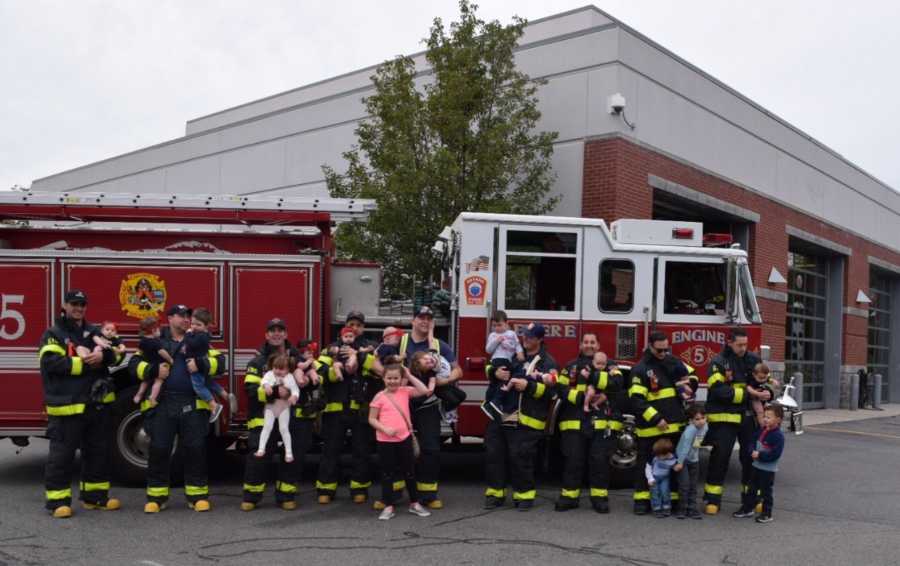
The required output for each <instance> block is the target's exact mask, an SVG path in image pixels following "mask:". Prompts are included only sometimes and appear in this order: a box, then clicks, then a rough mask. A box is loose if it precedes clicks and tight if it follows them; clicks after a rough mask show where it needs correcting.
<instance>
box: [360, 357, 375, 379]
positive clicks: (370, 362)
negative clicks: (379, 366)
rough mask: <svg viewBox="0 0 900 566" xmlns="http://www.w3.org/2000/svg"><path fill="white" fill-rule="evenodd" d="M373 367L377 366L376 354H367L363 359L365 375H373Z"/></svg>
mask: <svg viewBox="0 0 900 566" xmlns="http://www.w3.org/2000/svg"><path fill="white" fill-rule="evenodd" d="M373 367H375V356H373V355H372V354H366V359H365V360H364V361H363V365H362V371H363V375H371V374H372V368H373Z"/></svg>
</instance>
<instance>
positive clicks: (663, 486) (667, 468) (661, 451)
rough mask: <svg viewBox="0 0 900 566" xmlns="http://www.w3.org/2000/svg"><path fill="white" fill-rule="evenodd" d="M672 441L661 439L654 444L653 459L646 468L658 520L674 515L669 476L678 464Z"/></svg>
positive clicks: (645, 472) (651, 503) (652, 503)
mask: <svg viewBox="0 0 900 566" xmlns="http://www.w3.org/2000/svg"><path fill="white" fill-rule="evenodd" d="M672 450H673V446H672V441H671V440H669V439H668V438H660V439H659V440H657V441H656V442H654V443H653V459H652V460H650V462H648V463H647V466H646V467H645V468H644V474H646V476H647V483H648V484H649V485H650V505H651V506H652V507H653V512H654V513H655V514H656V518H657V519H662V518H663V517H668V516H669V515H671V514H672V494H671V493H670V492H669V475H670V474H671V472H672V468H673V467H674V466H675V464H677V463H678V459H677V458H675V454H674V453H672Z"/></svg>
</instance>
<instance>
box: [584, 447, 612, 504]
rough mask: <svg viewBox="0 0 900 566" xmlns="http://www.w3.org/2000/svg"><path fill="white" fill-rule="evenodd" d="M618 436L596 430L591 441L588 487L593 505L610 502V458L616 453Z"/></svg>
mask: <svg viewBox="0 0 900 566" xmlns="http://www.w3.org/2000/svg"><path fill="white" fill-rule="evenodd" d="M616 439H617V436H616V434H615V433H614V432H610V434H609V435H608V436H607V435H605V434H604V433H603V431H599V430H595V431H594V434H593V438H592V439H591V449H590V453H589V455H588V474H589V475H588V485H589V486H590V488H591V503H592V504H595V505H596V504H597V503H600V502H603V501H608V500H609V477H610V469H609V465H610V464H609V458H610V456H612V455H613V452H615V451H616Z"/></svg>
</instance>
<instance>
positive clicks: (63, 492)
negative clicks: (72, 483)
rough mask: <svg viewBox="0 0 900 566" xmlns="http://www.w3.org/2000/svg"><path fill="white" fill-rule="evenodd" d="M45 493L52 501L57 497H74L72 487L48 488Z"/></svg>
mask: <svg viewBox="0 0 900 566" xmlns="http://www.w3.org/2000/svg"><path fill="white" fill-rule="evenodd" d="M44 495H46V496H47V499H48V500H50V501H55V500H57V499H71V497H72V488H70V487H69V488H66V489H48V490H47V491H45V492H44Z"/></svg>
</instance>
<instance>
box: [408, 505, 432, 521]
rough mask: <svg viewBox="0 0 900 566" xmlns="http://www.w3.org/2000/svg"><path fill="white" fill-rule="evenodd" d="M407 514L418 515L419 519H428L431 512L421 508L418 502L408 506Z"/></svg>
mask: <svg viewBox="0 0 900 566" xmlns="http://www.w3.org/2000/svg"><path fill="white" fill-rule="evenodd" d="M409 512H410V513H412V514H413V515H418V516H419V517H430V516H431V511H429V510H428V509H425V508H424V507H422V504H421V503H419V502H418V501H416V502H414V503H410V504H409Z"/></svg>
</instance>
